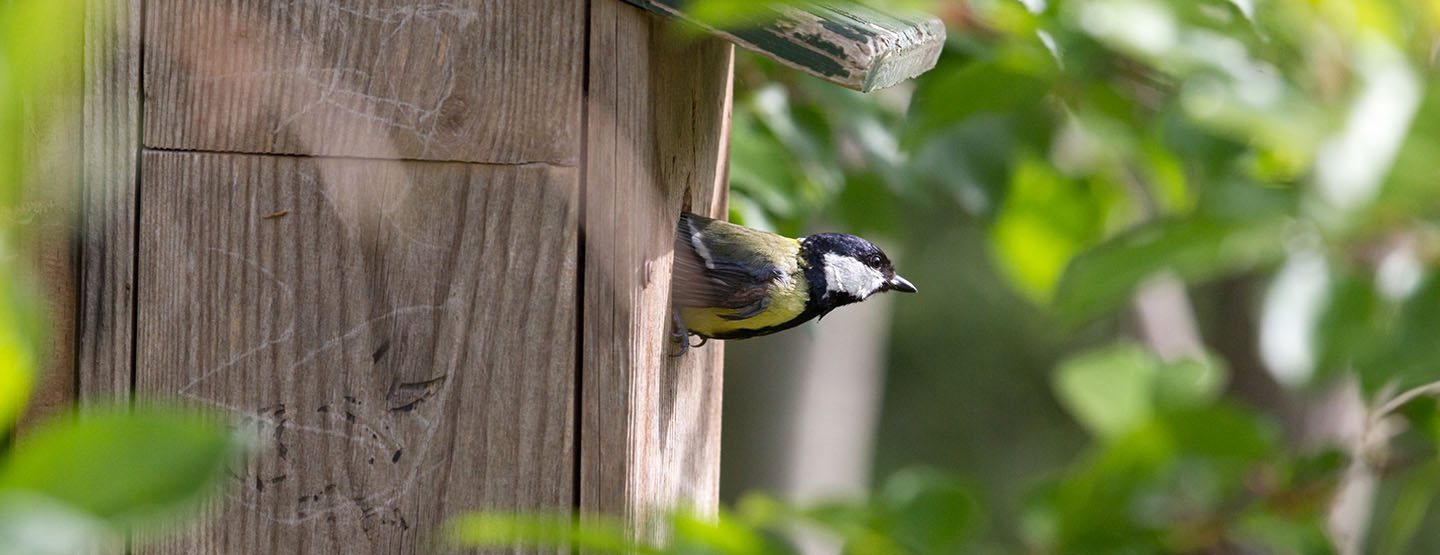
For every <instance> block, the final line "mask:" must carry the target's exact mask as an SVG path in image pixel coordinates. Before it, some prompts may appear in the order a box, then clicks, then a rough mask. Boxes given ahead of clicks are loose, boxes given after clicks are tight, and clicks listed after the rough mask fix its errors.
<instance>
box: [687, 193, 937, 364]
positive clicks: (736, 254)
mask: <svg viewBox="0 0 1440 555" xmlns="http://www.w3.org/2000/svg"><path fill="white" fill-rule="evenodd" d="M674 268H675V269H674V273H673V275H672V278H671V301H672V305H673V307H674V312H675V319H676V330H675V338H676V340H677V341H679V342H681V343H682V345H681V349H682V352H683V349H685V348H686V347H689V346H691V345H689V342H688V337H689V336H690V335H697V336H699V337H700V338H701V341H700V344H701V345H703V344H704V342H705V341H706V340H709V339H744V338H747V337H755V336H759V335H768V334H772V333H775V332H778V331H783V330H787V329H790V328H793V327H795V326H798V325H800V324H802V323H804V322H806V321H808V320H810V319H811V318H818V317H822V316H824V315H826V314H828V313H829V312H830V311H831V310H835V309H836V308H839V307H841V306H845V305H847V304H851V303H857V302H860V301H863V300H865V299H866V298H868V297H869V296H871V295H874V294H875V293H879V292H882V291H902V292H905V293H914V292H915V286H914V285H912V284H911V283H910V282H909V281H908V280H906V279H905V278H903V277H900V276H899V275H897V274H896V273H895V269H894V268H892V267H891V266H890V259H889V258H888V257H886V256H885V253H884V252H881V251H880V249H879V248H877V247H876V246H875V245H873V244H871V243H870V242H869V241H866V240H864V239H861V238H859V237H856V236H854V235H845V234H842V233H819V234H815V235H809V236H805V237H800V238H798V239H791V238H789V237H784V236H781V235H776V234H774V233H767V232H764V231H759V230H756V229H750V228H748V227H744V226H740V225H735V224H732V223H729V222H722V221H719V220H712V219H710V218H705V217H702V216H697V215H695V214H690V213H688V212H687V213H683V214H681V215H680V222H679V224H678V225H677V226H676V229H675V265H674Z"/></svg>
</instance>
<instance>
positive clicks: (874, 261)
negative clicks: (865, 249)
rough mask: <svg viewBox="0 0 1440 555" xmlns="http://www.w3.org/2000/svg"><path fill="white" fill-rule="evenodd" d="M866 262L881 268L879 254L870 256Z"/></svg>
mask: <svg viewBox="0 0 1440 555" xmlns="http://www.w3.org/2000/svg"><path fill="white" fill-rule="evenodd" d="M865 261H866V262H868V263H870V265H871V266H879V265H880V255H878V254H872V255H870V256H869V257H868V258H866V259H865Z"/></svg>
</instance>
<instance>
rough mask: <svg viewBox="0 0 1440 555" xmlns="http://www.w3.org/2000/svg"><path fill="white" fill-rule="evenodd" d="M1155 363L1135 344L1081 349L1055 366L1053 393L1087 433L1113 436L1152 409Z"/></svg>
mask: <svg viewBox="0 0 1440 555" xmlns="http://www.w3.org/2000/svg"><path fill="white" fill-rule="evenodd" d="M1155 365H1156V361H1155V360H1154V358H1153V357H1152V356H1151V355H1150V353H1149V352H1148V351H1146V350H1145V348H1144V347H1141V346H1139V345H1135V344H1120V345H1116V346H1113V347H1109V348H1105V349H1101V350H1098V351H1092V352H1089V353H1085V354H1082V355H1079V356H1076V357H1073V358H1070V359H1068V360H1066V361H1064V362H1062V363H1061V364H1060V367H1059V368H1058V369H1056V371H1055V394H1056V396H1057V397H1058V398H1059V399H1060V404H1061V405H1063V406H1065V408H1066V409H1067V410H1069V411H1070V414H1072V415H1074V416H1075V419H1076V420H1078V421H1079V422H1080V423H1081V424H1082V425H1084V426H1085V428H1086V429H1087V430H1089V431H1090V433H1093V434H1095V435H1096V436H1099V437H1102V438H1112V437H1115V436H1118V435H1119V434H1122V433H1125V432H1128V431H1130V430H1132V429H1134V428H1135V427H1136V426H1139V425H1140V424H1143V423H1145V422H1146V421H1148V420H1149V419H1150V416H1151V415H1152V414H1153V413H1154V411H1155V402H1154V394H1153V390H1154V384H1155V379H1156V378H1155Z"/></svg>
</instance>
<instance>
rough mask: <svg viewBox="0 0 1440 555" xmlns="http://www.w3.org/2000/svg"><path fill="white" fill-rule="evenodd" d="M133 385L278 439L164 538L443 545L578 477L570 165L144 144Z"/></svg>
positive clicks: (560, 498) (353, 547)
mask: <svg viewBox="0 0 1440 555" xmlns="http://www.w3.org/2000/svg"><path fill="white" fill-rule="evenodd" d="M143 163H144V165H145V175H144V179H143V181H144V184H143V186H144V191H145V197H144V206H143V208H142V211H141V215H142V230H143V231H142V235H141V241H140V246H141V253H142V257H141V260H140V265H141V273H140V277H139V286H140V294H139V303H140V305H139V306H140V311H139V327H138V330H139V332H138V333H139V343H138V347H137V349H138V369H137V380H138V389H139V391H141V392H142V393H143V394H146V395H165V396H180V397H182V398H185V399H188V400H190V401H192V402H194V403H197V404H199V405H201V406H206V407H211V408H214V409H219V410H221V411H223V412H224V413H226V414H227V415H228V416H229V417H230V418H232V419H233V421H235V422H237V427H239V429H240V430H241V432H243V433H245V434H247V435H249V436H250V437H251V438H252V439H253V440H254V441H255V442H256V443H257V444H259V445H260V446H261V447H263V448H264V450H263V451H261V452H259V453H258V454H256V455H254V456H252V457H250V458H249V459H248V460H247V461H245V463H244V464H243V465H241V466H240V467H238V468H235V469H234V472H233V474H232V476H233V482H232V483H230V484H229V486H230V488H229V489H228V490H227V493H226V495H225V498H224V500H223V502H222V503H219V504H218V505H217V506H216V507H214V508H213V509H212V510H211V511H210V513H211V517H212V518H211V519H209V522H208V523H206V524H204V525H202V527H200V528H198V529H196V530H192V531H191V533H189V534H188V535H185V536H183V537H181V538H179V539H176V540H171V541H168V542H167V543H164V544H162V545H161V546H159V547H158V548H156V549H155V550H154V551H155V552H160V553H185V554H191V553H414V552H432V551H435V550H436V546H435V545H433V544H432V543H427V542H433V541H435V539H436V537H435V533H436V530H435V528H436V527H437V526H438V525H439V524H441V523H442V522H443V520H444V518H446V517H448V516H452V515H454V514H457V513H459V512H463V511H465V510H469V509H476V508H489V509H502V510H524V509H542V508H543V509H546V510H554V509H560V510H567V509H568V508H569V507H570V506H571V503H572V499H573V484H574V479H573V470H574V467H573V464H574V463H573V456H574V452H573V449H574V444H573V442H574V438H573V427H574V426H573V425H574V395H575V391H574V385H575V384H574V371H575V368H576V361H575V354H576V348H575V340H576V335H575V327H576V326H577V325H578V324H577V319H576V313H575V309H576V306H577V299H576V294H577V285H576V281H575V280H576V273H577V267H576V260H577V259H578V253H577V250H576V249H577V239H576V237H577V231H578V223H577V221H576V214H577V212H578V211H577V202H578V198H577V192H578V179H579V175H578V174H579V170H577V169H575V168H566V167H555V166H549V165H543V164H533V165H524V166H513V167H512V166H502V167H497V166H482V165H467V164H457V163H434V162H397V161H374V160H337V159H312V158H297V157H278V156H255V155H233V154H213V153H177V152H151V153H147V154H146V155H145V157H144V161H143Z"/></svg>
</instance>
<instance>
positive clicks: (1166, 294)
mask: <svg viewBox="0 0 1440 555" xmlns="http://www.w3.org/2000/svg"><path fill="white" fill-rule="evenodd" d="M1132 304H1133V306H1134V311H1135V319H1136V327H1137V328H1138V330H1137V331H1138V332H1139V334H1140V339H1141V340H1142V341H1144V342H1145V345H1146V346H1148V347H1150V350H1152V351H1154V352H1155V354H1157V355H1160V359H1161V360H1164V361H1165V362H1175V361H1177V360H1181V359H1186V358H1189V359H1195V360H1200V359H1202V358H1204V356H1205V345H1204V342H1203V341H1201V339H1200V332H1199V331H1198V329H1197V328H1196V325H1195V313H1194V311H1193V310H1191V308H1190V298H1189V296H1188V295H1186V292H1185V282H1183V281H1180V279H1179V278H1177V277H1175V275H1174V274H1170V273H1164V274H1160V275H1158V276H1155V277H1153V278H1151V279H1150V280H1148V281H1146V282H1145V283H1144V284H1143V285H1141V286H1140V290H1139V291H1138V292H1137V293H1136V294H1135V299H1134V301H1133V303H1132Z"/></svg>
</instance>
